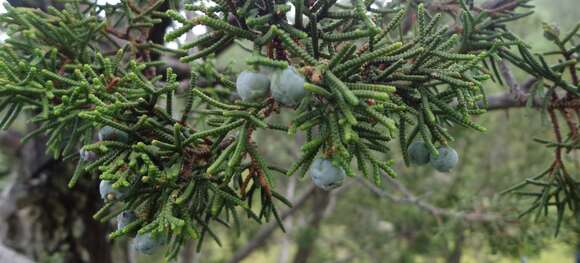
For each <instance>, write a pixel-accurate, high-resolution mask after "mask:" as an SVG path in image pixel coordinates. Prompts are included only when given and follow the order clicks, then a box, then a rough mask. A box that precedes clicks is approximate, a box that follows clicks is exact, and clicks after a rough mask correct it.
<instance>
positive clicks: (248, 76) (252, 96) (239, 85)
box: [236, 71, 270, 101]
mask: <svg viewBox="0 0 580 263" xmlns="http://www.w3.org/2000/svg"><path fill="white" fill-rule="evenodd" d="M269 88H270V79H268V76H266V75H264V74H262V73H256V72H251V71H243V72H242V73H240V75H238V79H237V80H236V90H237V91H238V95H239V96H240V97H241V98H242V100H245V101H253V100H257V99H260V98H264V97H266V96H267V95H268V90H269Z"/></svg>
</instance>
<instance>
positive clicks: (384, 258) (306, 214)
mask: <svg viewBox="0 0 580 263" xmlns="http://www.w3.org/2000/svg"><path fill="white" fill-rule="evenodd" d="M532 4H534V5H535V6H536V8H535V9H534V10H535V11H536V13H535V14H534V15H532V16H529V17H526V18H525V19H522V20H520V21H517V22H515V23H511V24H510V30H512V31H513V32H515V33H516V34H517V35H519V36H520V37H521V38H522V39H523V40H524V41H525V42H526V43H530V44H531V45H532V47H533V49H534V51H535V52H538V53H541V52H544V51H548V50H549V48H550V43H549V42H548V41H546V40H545V39H544V37H543V36H542V30H541V28H542V22H548V23H554V24H557V25H559V26H560V28H561V29H562V31H567V30H569V29H570V28H571V27H573V26H574V25H575V24H576V23H578V21H579V20H580V6H579V2H578V0H534V1H533V2H532ZM248 55H249V54H248V53H247V52H245V51H244V50H243V49H241V48H239V47H234V48H231V49H230V50H227V51H226V52H224V53H222V54H221V55H220V56H219V57H217V58H216V61H217V65H218V67H219V68H221V69H222V70H227V71H230V72H234V73H235V72H239V71H241V70H243V68H244V67H245V63H244V61H245V59H244V57H245V56H248ZM518 73H519V74H518V75H517V78H518V80H520V81H523V80H525V79H526V78H527V77H526V76H525V75H524V74H523V73H522V72H518ZM487 85H488V86H493V85H494V84H493V83H492V82H490V81H488V82H487ZM494 89H496V91H501V89H502V88H501V87H499V86H496V87H490V92H489V94H492V93H493V90H494ZM287 114H288V113H287ZM277 118H289V116H284V115H282V116H279V117H277ZM20 122H21V124H20V125H16V126H17V127H24V125H23V123H24V120H20ZM479 123H480V124H482V125H484V126H485V127H487V128H488V132H487V133H483V134H481V133H475V132H468V131H464V130H462V129H460V128H457V129H454V130H453V136H455V137H456V138H457V141H456V142H454V148H455V149H456V150H457V151H458V152H459V153H460V155H461V161H460V165H459V167H458V168H456V169H455V170H454V171H453V172H451V173H450V174H443V173H438V172H436V171H434V170H433V169H431V168H427V167H425V168H423V167H420V168H418V167H405V166H404V164H403V162H402V160H400V158H396V159H397V160H398V162H397V164H396V166H395V168H396V169H397V171H398V172H399V175H400V177H399V180H400V182H401V183H402V184H404V185H405V186H406V187H407V188H408V189H409V190H410V191H412V192H413V193H415V194H417V195H418V197H419V198H420V200H423V201H426V202H428V203H429V204H431V205H433V206H435V207H437V208H441V209H445V210H448V211H480V212H481V213H493V214H494V215H499V218H501V219H498V220H491V221H478V220H473V221H472V220H465V218H464V217H461V216H459V217H454V216H442V215H440V216H436V215H433V214H432V213H430V212H428V211H426V210H425V209H422V208H420V207H418V206H417V205H416V204H415V203H413V202H410V203H409V202H404V203H401V202H393V201H392V200H390V199H388V198H384V197H380V196H378V195H376V194H374V193H373V192H372V191H370V190H369V188H367V187H365V186H364V185H363V184H361V182H360V181H358V180H356V179H354V178H348V180H349V181H347V183H346V184H345V186H343V187H342V188H341V189H339V190H337V191H335V192H332V193H331V194H330V196H328V199H329V200H328V201H327V202H325V203H323V204H322V206H321V205H320V204H318V205H316V204H315V202H313V201H312V200H310V201H309V202H308V203H307V205H306V206H305V207H303V208H301V209H300V211H298V212H297V213H294V214H293V215H292V216H291V218H288V219H287V221H286V226H287V232H288V233H287V234H284V233H283V232H282V231H280V230H279V229H276V230H275V231H274V233H273V234H272V236H270V237H269V238H268V239H267V241H266V242H265V245H264V246H262V247H260V248H259V249H258V250H256V251H254V252H253V253H252V254H251V255H250V256H248V257H247V258H246V259H245V260H244V261H243V262H258V263H259V262H281V263H283V262H292V261H294V262H301V261H300V260H301V259H304V258H303V257H298V255H296V254H297V252H298V251H300V252H304V251H305V250H307V252H308V253H309V254H308V255H307V257H306V258H308V261H309V262H520V261H521V262H573V261H574V254H575V252H576V244H577V242H578V240H577V236H576V233H574V231H572V230H573V228H572V227H573V226H571V225H568V226H565V227H564V228H563V229H564V231H562V232H561V233H560V234H559V236H558V237H554V229H555V227H554V224H555V220H554V218H553V217H540V218H538V219H536V218H535V217H533V216H532V217H525V218H523V219H518V218H517V216H518V214H519V212H521V211H520V210H521V209H520V208H522V207H527V206H526V204H525V200H518V199H517V198H515V197H513V196H500V195H499V192H501V191H502V190H504V189H506V188H508V187H510V186H512V185H514V184H516V183H518V182H520V181H521V180H523V178H525V177H527V176H529V175H533V174H537V173H538V172H539V171H540V170H542V169H544V168H545V167H546V166H547V165H548V164H549V162H550V161H551V160H552V159H551V158H552V154H551V152H550V151H549V150H547V149H546V148H544V147H543V146H542V145H539V144H535V143H533V141H532V139H533V138H550V137H549V136H551V135H550V130H549V129H546V127H547V125H548V123H547V122H546V121H545V120H544V119H543V117H542V115H541V114H540V112H539V111H536V110H534V109H523V108H522V109H510V110H505V111H504V110H501V111H494V112H491V113H489V114H486V115H483V116H482V117H480V119H479ZM257 140H258V141H260V143H261V144H260V145H261V149H260V150H261V151H263V152H264V153H265V154H266V156H269V158H270V159H271V161H272V162H273V163H275V164H277V165H280V166H282V167H284V166H286V167H287V166H289V165H290V164H291V162H292V160H294V159H295V158H296V156H297V154H298V147H297V145H299V143H297V141H294V140H292V139H289V138H288V137H287V136H285V135H282V134H279V133H273V132H270V133H261V134H258V135H257ZM296 140H300V136H298V137H297V138H296ZM393 148H394V149H396V148H397V147H393ZM392 154H393V156H400V155H399V153H398V152H393V153H392ZM572 158H575V159H574V160H572V161H573V163H574V165H575V169H580V164H579V163H580V156H572ZM10 163H11V162H10V155H9V153H8V154H7V153H4V154H2V155H0V178H2V179H0V187H4V186H5V184H6V180H7V177H6V176H4V175H6V174H8V173H9V171H10ZM309 185H310V180H307V179H306V178H305V180H300V179H299V178H298V179H296V178H280V181H279V182H278V183H277V187H279V189H278V190H279V191H280V192H282V193H288V194H289V196H290V197H292V196H294V197H297V196H299V195H300V194H301V193H302V192H304V190H305V189H307V188H308V186H309ZM95 187H96V186H95ZM383 191H385V192H386V193H389V194H392V195H394V196H397V197H398V196H401V194H402V193H400V192H398V191H397V189H395V188H392V187H389V186H388V185H387V186H385V188H384V189H383ZM315 198H316V196H315ZM522 201H523V202H522ZM321 208H322V209H323V211H317V210H320V209H321ZM316 212H321V213H322V215H321V218H320V220H321V221H320V224H319V225H317V224H314V223H313V220H312V217H313V214H316ZM567 223H568V224H571V222H567ZM243 226H244V228H243V230H242V232H241V233H239V236H238V235H235V233H230V231H221V232H222V233H219V234H218V236H220V237H222V241H224V244H223V246H224V248H225V249H218V247H217V244H215V243H214V242H207V243H206V244H205V245H204V248H203V251H202V252H201V253H200V254H195V253H194V252H193V249H192V248H190V249H187V250H186V251H184V253H185V254H188V253H189V254H190V255H187V256H185V258H189V259H190V260H191V261H193V262H204V263H205V262H226V261H227V260H228V259H230V258H231V257H232V256H233V255H234V254H235V252H236V251H238V249H240V248H241V247H243V246H244V245H245V244H247V243H248V242H249V241H250V240H252V239H254V238H255V237H256V233H257V231H259V229H260V227H266V226H260V225H257V224H253V223H249V222H248V223H247V224H243ZM222 230H223V229H222ZM125 243H126V242H124V241H121V242H120V243H119V244H118V246H117V251H116V254H117V256H116V257H117V259H118V260H116V261H115V262H117V261H118V262H125V261H123V259H122V258H123V255H122V254H123V252H122V250H123V249H122V248H123V247H124V246H125V245H126V244H125ZM192 247H194V244H192ZM46 262H58V255H55V256H53V257H50V258H47V259H46ZM138 262H143V263H148V262H161V255H154V256H150V257H141V256H138Z"/></svg>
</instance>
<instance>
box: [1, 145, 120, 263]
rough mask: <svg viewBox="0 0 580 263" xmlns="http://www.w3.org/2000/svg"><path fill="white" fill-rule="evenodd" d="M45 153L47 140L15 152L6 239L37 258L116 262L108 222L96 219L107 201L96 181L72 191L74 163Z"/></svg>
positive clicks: (5, 205) (5, 206)
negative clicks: (70, 185) (99, 191)
mask: <svg viewBox="0 0 580 263" xmlns="http://www.w3.org/2000/svg"><path fill="white" fill-rule="evenodd" d="M2 141H3V142H5V141H4V140H2ZM2 148H4V147H2ZM45 153H46V148H45V140H41V139H38V140H32V141H30V142H29V143H28V144H26V145H23V146H21V147H20V148H19V150H18V151H15V152H13V153H11V155H12V156H14V161H13V162H12V163H13V171H12V174H11V177H12V178H11V179H12V180H11V184H10V185H9V186H8V187H7V188H6V189H4V191H3V193H2V196H1V197H0V222H2V224H0V238H1V240H2V243H3V244H4V245H5V246H7V247H9V248H11V249H13V250H15V251H18V252H19V253H22V254H24V255H26V256H27V257H30V258H32V259H36V260H39V259H46V257H48V256H54V257H57V258H59V259H60V258H62V261H63V262H71V263H72V262H75V263H82V262H88V263H92V262H95V263H97V262H98V263H109V262H112V261H111V246H110V244H109V242H108V240H107V238H106V236H107V233H108V229H107V228H108V226H107V225H106V224H101V223H99V222H97V221H95V220H93V219H92V215H93V214H94V213H95V212H96V211H97V210H98V208H99V207H100V205H101V204H102V200H101V199H100V197H99V193H98V187H97V184H96V180H80V182H79V184H78V185H77V186H76V187H75V188H74V189H68V188H67V186H66V185H67V180H68V179H69V178H70V175H71V174H72V169H73V165H72V164H71V163H68V164H67V163H63V162H61V161H59V160H54V159H52V158H50V157H49V156H48V155H46V154H45Z"/></svg>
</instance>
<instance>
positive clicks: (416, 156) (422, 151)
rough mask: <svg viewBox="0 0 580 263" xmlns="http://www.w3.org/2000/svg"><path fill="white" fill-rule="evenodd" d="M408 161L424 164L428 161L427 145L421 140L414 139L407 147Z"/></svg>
mask: <svg viewBox="0 0 580 263" xmlns="http://www.w3.org/2000/svg"><path fill="white" fill-rule="evenodd" d="M407 153H408V154H409V161H411V163H413V164H417V165H424V164H426V163H428V162H429V155H430V151H429V147H427V144H426V143H425V142H423V141H414V142H413V143H411V145H409V148H408V149H407Z"/></svg>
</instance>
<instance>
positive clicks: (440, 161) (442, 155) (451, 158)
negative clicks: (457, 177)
mask: <svg viewBox="0 0 580 263" xmlns="http://www.w3.org/2000/svg"><path fill="white" fill-rule="evenodd" d="M438 152H439V156H431V166H433V168H435V169H436V170H437V171H439V172H444V173H446V172H449V171H451V169H453V168H454V167H455V166H456V165H457V162H458V161H459V156H458V155H457V152H456V151H455V150H454V149H453V148H451V147H441V148H439V149H438Z"/></svg>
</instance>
